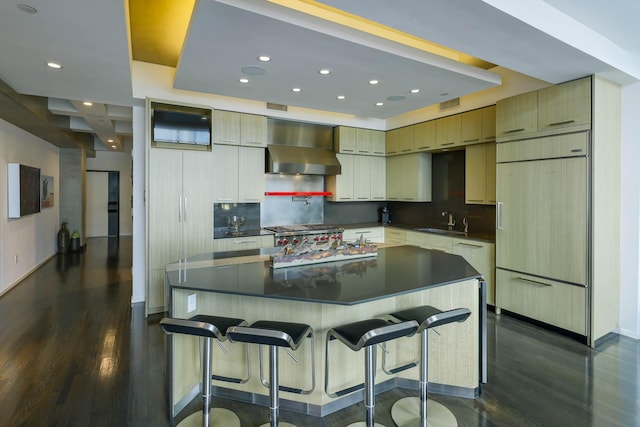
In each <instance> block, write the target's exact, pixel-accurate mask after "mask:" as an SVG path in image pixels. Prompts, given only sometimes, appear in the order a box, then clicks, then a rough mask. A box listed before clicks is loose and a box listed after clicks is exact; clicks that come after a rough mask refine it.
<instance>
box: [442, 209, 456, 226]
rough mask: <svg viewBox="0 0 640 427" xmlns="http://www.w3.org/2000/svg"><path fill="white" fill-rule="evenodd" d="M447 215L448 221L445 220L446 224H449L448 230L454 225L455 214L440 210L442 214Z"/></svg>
mask: <svg viewBox="0 0 640 427" xmlns="http://www.w3.org/2000/svg"><path fill="white" fill-rule="evenodd" d="M447 214H448V215H449V222H447V225H448V226H449V230H452V229H453V227H454V226H455V225H456V220H455V216H454V214H452V213H449V212H447V211H444V212H442V216H445V215H447Z"/></svg>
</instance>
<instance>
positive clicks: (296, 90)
mask: <svg viewBox="0 0 640 427" xmlns="http://www.w3.org/2000/svg"><path fill="white" fill-rule="evenodd" d="M291 90H292V91H294V92H300V91H301V89H300V88H299V87H294V88H293V89H291Z"/></svg>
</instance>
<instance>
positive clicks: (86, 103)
mask: <svg viewBox="0 0 640 427" xmlns="http://www.w3.org/2000/svg"><path fill="white" fill-rule="evenodd" d="M82 105H86V106H87V107H91V106H92V105H93V102H90V101H84V102H83V103H82Z"/></svg>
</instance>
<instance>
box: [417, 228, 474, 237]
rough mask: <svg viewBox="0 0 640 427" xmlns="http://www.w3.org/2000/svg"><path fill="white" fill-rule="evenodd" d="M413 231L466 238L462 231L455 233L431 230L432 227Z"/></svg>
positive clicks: (438, 229)
mask: <svg viewBox="0 0 640 427" xmlns="http://www.w3.org/2000/svg"><path fill="white" fill-rule="evenodd" d="M414 230H415V231H424V232H427V233H435V234H445V235H449V236H466V235H467V233H465V232H464V231H457V230H443V229H441V228H432V227H426V228H414Z"/></svg>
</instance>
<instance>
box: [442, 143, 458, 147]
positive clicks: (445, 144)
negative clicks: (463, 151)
mask: <svg viewBox="0 0 640 427" xmlns="http://www.w3.org/2000/svg"><path fill="white" fill-rule="evenodd" d="M453 144H455V142H446V143H444V144H442V145H441V147H445V146H447V145H453Z"/></svg>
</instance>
